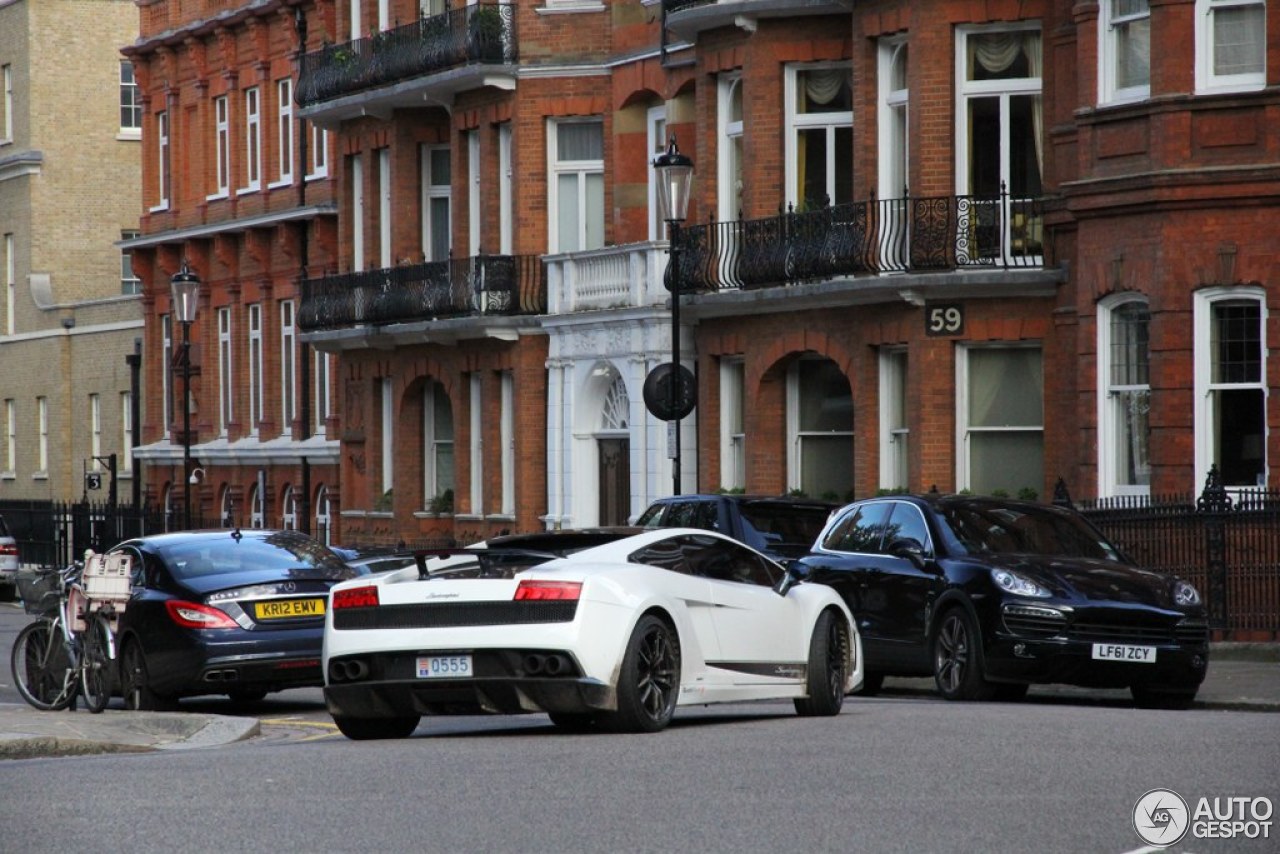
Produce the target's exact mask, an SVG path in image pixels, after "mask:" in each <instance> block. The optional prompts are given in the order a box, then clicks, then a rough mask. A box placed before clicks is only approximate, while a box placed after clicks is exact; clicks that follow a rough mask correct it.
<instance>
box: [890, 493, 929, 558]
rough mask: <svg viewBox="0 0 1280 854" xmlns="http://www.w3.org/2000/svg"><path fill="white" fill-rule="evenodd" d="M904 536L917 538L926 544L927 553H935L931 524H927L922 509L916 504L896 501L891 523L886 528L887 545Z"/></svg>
mask: <svg viewBox="0 0 1280 854" xmlns="http://www.w3.org/2000/svg"><path fill="white" fill-rule="evenodd" d="M904 538H905V539H912V540H915V541H916V542H917V543H919V544H920V545H922V546H924V549H925V551H926V552H927V553H929V554H932V553H933V548H932V546H931V545H930V542H929V526H928V525H927V524H925V521H924V516H922V515H921V514H920V509H919V508H918V507H916V506H915V505H914V504H907V503H906V502H903V501H895V502H894V504H893V512H892V513H891V514H890V515H889V524H888V525H886V526H885V529H884V544H885V547H886V548H888V546H889V544H890V543H892V542H893V541H894V540H899V539H904Z"/></svg>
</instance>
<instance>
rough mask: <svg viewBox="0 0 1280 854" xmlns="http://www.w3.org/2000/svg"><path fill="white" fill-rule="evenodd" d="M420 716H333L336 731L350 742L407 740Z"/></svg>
mask: <svg viewBox="0 0 1280 854" xmlns="http://www.w3.org/2000/svg"><path fill="white" fill-rule="evenodd" d="M421 720H422V716H421V715H403V716H400V717H394V718H353V717H348V716H347V715H334V716H333V722H334V723H335V724H336V725H337V727H338V731H339V732H341V733H342V734H343V735H345V736H346V737H347V738H349V739H351V740H352V741H372V740H374V739H379V738H408V737H409V736H411V735H413V731H414V730H416V729H417V728H418V723H419V722H420V721H421Z"/></svg>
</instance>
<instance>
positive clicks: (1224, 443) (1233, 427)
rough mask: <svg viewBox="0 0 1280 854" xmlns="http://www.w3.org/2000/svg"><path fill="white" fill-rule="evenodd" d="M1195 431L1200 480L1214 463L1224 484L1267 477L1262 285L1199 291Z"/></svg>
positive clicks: (1251, 482) (1247, 483)
mask: <svg viewBox="0 0 1280 854" xmlns="http://www.w3.org/2000/svg"><path fill="white" fill-rule="evenodd" d="M1195 299H1196V304H1195V312H1196V334H1195V336H1194V337H1195V350H1196V376H1197V378H1198V379H1200V382H1199V383H1198V384H1197V385H1198V387H1197V389H1196V392H1197V394H1196V397H1197V403H1198V405H1199V407H1200V410H1199V411H1198V412H1197V423H1196V431H1197V433H1198V434H1199V435H1200V436H1202V437H1203V438H1202V440H1201V444H1202V447H1203V449H1204V452H1203V453H1202V454H1201V459H1199V460H1198V462H1199V465H1198V466H1197V468H1198V469H1203V470H1204V471H1201V472H1198V473H1197V474H1198V480H1199V481H1200V482H1201V483H1203V476H1204V474H1205V473H1207V469H1208V466H1209V465H1217V466H1218V472H1219V474H1220V475H1221V477H1222V484H1223V485H1224V486H1227V487H1232V486H1239V487H1252V486H1263V485H1265V484H1266V477H1267V454H1266V444H1267V442H1266V438H1267V412H1266V410H1267V392H1268V388H1267V371H1266V353H1267V350H1266V338H1265V330H1266V308H1265V303H1264V299H1265V297H1264V296H1263V295H1262V294H1261V292H1260V289H1239V288H1213V289H1208V290H1203V291H1198V292H1197V293H1196V295H1195Z"/></svg>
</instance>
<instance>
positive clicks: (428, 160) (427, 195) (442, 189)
mask: <svg viewBox="0 0 1280 854" xmlns="http://www.w3.org/2000/svg"><path fill="white" fill-rule="evenodd" d="M451 156H452V155H451V153H450V151H449V146H447V145H424V146H423V147H422V154H421V157H422V162H421V167H420V168H421V170H422V213H423V217H422V254H423V256H424V257H425V258H426V260H428V261H447V260H449V246H450V244H451V240H452V231H451V228H452V226H451V224H450V222H451V205H452V202H451V199H452V180H453V179H452V171H451V168H450V157H451Z"/></svg>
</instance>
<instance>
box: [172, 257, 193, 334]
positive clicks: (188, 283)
mask: <svg viewBox="0 0 1280 854" xmlns="http://www.w3.org/2000/svg"><path fill="white" fill-rule="evenodd" d="M169 287H170V288H171V289H172V291H173V315H174V318H175V319H176V320H177V321H178V322H179V323H194V322H195V319H196V304H197V302H198V301H199V298H200V277H199V276H197V275H196V274H195V273H192V272H190V271H189V270H187V268H186V266H185V265H183V268H182V270H180V271H179V272H177V273H175V274H174V276H173V278H172V279H170V280H169Z"/></svg>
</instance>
